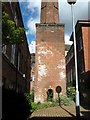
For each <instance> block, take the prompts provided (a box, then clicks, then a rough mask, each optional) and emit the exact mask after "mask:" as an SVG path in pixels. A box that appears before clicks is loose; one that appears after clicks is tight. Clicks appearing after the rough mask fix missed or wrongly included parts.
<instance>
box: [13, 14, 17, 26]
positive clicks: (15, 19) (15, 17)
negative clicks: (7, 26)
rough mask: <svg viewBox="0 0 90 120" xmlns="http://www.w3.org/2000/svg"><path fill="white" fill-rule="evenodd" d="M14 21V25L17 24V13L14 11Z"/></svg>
mask: <svg viewBox="0 0 90 120" xmlns="http://www.w3.org/2000/svg"><path fill="white" fill-rule="evenodd" d="M14 21H15V23H16V26H17V25H18V18H17V13H16V12H15V16H14Z"/></svg>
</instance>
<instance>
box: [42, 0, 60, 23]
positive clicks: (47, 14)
mask: <svg viewBox="0 0 90 120" xmlns="http://www.w3.org/2000/svg"><path fill="white" fill-rule="evenodd" d="M45 1H48V2H45ZM40 22H41V23H59V14H58V0H42V3H41V21H40Z"/></svg>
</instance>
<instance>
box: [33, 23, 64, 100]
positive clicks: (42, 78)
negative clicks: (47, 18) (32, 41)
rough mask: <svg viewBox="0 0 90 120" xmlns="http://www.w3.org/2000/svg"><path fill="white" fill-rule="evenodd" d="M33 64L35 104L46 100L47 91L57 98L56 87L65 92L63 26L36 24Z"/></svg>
mask: <svg viewBox="0 0 90 120" xmlns="http://www.w3.org/2000/svg"><path fill="white" fill-rule="evenodd" d="M36 36H37V38H36V42H37V43H36V45H37V47H36V62H35V68H36V69H35V102H38V101H40V102H43V101H45V100H46V99H47V93H46V92H47V91H48V89H52V90H53V95H54V98H57V96H58V95H57V93H56V86H58V85H60V86H61V87H62V94H63V95H65V92H66V67H65V45H64V25H62V24H37V32H36Z"/></svg>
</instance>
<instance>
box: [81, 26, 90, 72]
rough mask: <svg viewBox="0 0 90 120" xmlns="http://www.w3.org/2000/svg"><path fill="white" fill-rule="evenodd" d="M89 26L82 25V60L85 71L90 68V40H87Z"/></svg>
mask: <svg viewBox="0 0 90 120" xmlns="http://www.w3.org/2000/svg"><path fill="white" fill-rule="evenodd" d="M89 30H90V28H89V27H82V35H83V46H84V61H85V72H87V71H88V70H90V55H89V51H90V47H89V46H90V42H89Z"/></svg>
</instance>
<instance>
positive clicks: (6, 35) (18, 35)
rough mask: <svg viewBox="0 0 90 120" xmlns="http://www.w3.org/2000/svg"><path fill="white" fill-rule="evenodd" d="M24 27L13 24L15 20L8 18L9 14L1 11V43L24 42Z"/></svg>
mask: <svg viewBox="0 0 90 120" xmlns="http://www.w3.org/2000/svg"><path fill="white" fill-rule="evenodd" d="M24 31H25V30H24V28H22V27H17V28H16V26H15V22H14V21H12V20H10V18H9V15H8V14H7V13H6V12H5V11H3V12H2V45H3V46H4V45H8V44H17V43H18V44H19V43H22V42H24V40H23V35H24Z"/></svg>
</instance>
